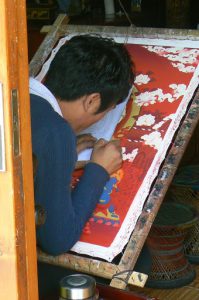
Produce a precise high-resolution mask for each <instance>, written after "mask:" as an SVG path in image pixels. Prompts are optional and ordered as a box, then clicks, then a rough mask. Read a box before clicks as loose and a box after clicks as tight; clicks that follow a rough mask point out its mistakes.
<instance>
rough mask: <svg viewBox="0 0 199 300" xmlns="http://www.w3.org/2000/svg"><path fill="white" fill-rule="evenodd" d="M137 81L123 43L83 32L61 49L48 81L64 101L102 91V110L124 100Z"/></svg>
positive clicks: (50, 88)
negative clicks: (83, 33)
mask: <svg viewBox="0 0 199 300" xmlns="http://www.w3.org/2000/svg"><path fill="white" fill-rule="evenodd" d="M133 82H134V72H133V62H132V61H131V58H130V55H129V53H128V51H127V50H126V48H125V47H124V45H123V44H119V43H116V42H115V41H114V40H113V39H109V38H102V37H100V36H91V35H79V36H74V37H72V38H71V39H70V40H69V41H67V42H66V43H65V44H64V45H63V46H62V47H61V48H60V50H59V51H58V53H57V54H56V56H55V58H54V60H53V61H52V63H51V65H50V68H49V71H48V73H47V75H46V78H45V82H44V84H45V85H46V87H47V88H48V89H49V90H50V91H51V92H52V93H53V94H54V96H55V97H57V98H59V99H60V100H61V101H74V100H76V99H78V98H80V97H82V96H85V95H89V94H92V93H99V94H100V97H101V105H100V108H99V110H98V112H102V111H105V110H106V109H107V108H109V107H110V106H111V105H113V104H118V103H120V102H122V101H123V100H124V99H125V98H126V97H127V95H128V92H129V89H130V88H131V86H132V84H133ZM98 112H97V113H98Z"/></svg>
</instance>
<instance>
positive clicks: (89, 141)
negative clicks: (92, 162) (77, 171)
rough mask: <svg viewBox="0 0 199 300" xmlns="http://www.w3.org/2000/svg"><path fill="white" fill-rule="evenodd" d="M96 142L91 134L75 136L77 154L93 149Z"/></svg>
mask: <svg viewBox="0 0 199 300" xmlns="http://www.w3.org/2000/svg"><path fill="white" fill-rule="evenodd" d="M95 142H96V138H94V137H93V136H92V135H91V134H81V135H78V136H77V153H78V154H79V153H80V152H81V151H83V150H85V149H88V148H93V146H94V144H95Z"/></svg>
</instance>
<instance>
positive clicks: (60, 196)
mask: <svg viewBox="0 0 199 300" xmlns="http://www.w3.org/2000/svg"><path fill="white" fill-rule="evenodd" d="M60 129H61V128H59V131H56V130H55V131H54V132H51V134H50V135H48V136H47V137H46V139H45V141H44V142H43V151H42V152H41V153H40V155H39V157H38V156H37V159H38V170H37V174H36V181H35V199H36V202H37V203H40V204H41V205H42V206H43V207H44V209H45V210H46V214H47V219H46V222H45V224H44V225H43V226H41V227H40V228H39V229H38V230H37V240H38V244H39V246H40V247H41V248H42V249H43V250H44V251H46V252H48V253H50V254H53V255H58V254H60V253H63V252H66V251H68V250H69V249H71V247H72V246H73V245H74V244H75V243H76V242H77V241H78V239H79V237H80V235H81V232H82V229H83V227H84V225H85V223H86V221H87V220H88V218H89V217H90V215H91V213H92V211H93V210H94V208H95V206H96V204H97V201H98V199H99V197H100V195H101V193H102V190H103V187H104V185H105V183H106V181H107V180H108V179H109V175H108V173H107V172H106V170H105V169H104V168H103V167H101V166H99V165H98V164H96V163H89V164H88V165H87V166H86V167H85V171H84V174H83V176H82V178H81V180H80V182H79V184H78V185H77V186H76V188H75V189H74V191H73V192H71V187H70V185H71V176H72V172H73V169H74V166H75V162H76V142H75V138H74V137H73V136H72V134H71V132H70V130H69V132H66V129H65V128H63V129H62V130H60Z"/></svg>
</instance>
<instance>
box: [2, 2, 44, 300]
mask: <svg viewBox="0 0 199 300" xmlns="http://www.w3.org/2000/svg"><path fill="white" fill-rule="evenodd" d="M0 16H1V30H0V41H1V44H0V66H1V67H0V82H1V84H2V99H3V112H4V114H3V119H4V126H3V127H4V133H5V135H4V136H5V171H3V172H0V211H1V217H0V278H1V280H0V299H12V300H15V299H16V300H37V299H38V291H37V259H36V239H35V222H34V197H33V178H32V177H33V176H32V160H31V157H32V149H31V136H30V109H29V91H28V54H27V53H28V52H27V30H26V28H27V26H26V5H25V0H19V1H14V2H13V1H12V0H2V1H1V2H0Z"/></svg>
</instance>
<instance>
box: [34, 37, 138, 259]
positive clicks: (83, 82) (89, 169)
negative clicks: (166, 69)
mask: <svg viewBox="0 0 199 300" xmlns="http://www.w3.org/2000/svg"><path fill="white" fill-rule="evenodd" d="M133 80H134V74H133V71H132V62H131V59H130V57H129V54H128V52H127V50H126V49H125V48H124V46H123V45H121V44H117V43H115V42H114V41H112V40H110V39H103V38H101V37H98V36H88V35H81V36H75V37H73V38H71V39H70V40H69V41H68V42H67V43H66V44H65V45H64V46H62V47H61V49H60V50H59V51H58V53H57V55H56V56H55V58H54V60H53V61H52V63H51V66H50V68H49V71H48V73H47V75H46V77H45V80H44V83H43V84H41V83H40V82H37V81H36V80H34V79H31V81H30V91H31V126H32V147H33V154H34V155H35V156H36V158H37V170H36V174H35V182H34V190H35V202H36V204H40V205H42V206H43V208H44V209H45V211H46V214H47V218H46V222H45V224H44V225H43V226H41V227H39V228H38V229H37V242H38V245H39V246H40V247H41V248H42V249H43V250H44V251H46V252H47V253H49V254H52V255H58V254H61V253H63V252H66V251H68V250H70V249H71V247H72V246H73V245H74V244H75V243H76V242H77V241H78V239H79V237H80V235H81V232H82V229H83V227H84V225H85V223H86V221H87V220H88V219H89V217H90V216H91V213H92V212H93V210H94V208H95V206H96V204H97V202H98V200H99V197H100V195H101V193H102V191H103V187H104V185H105V184H106V182H107V180H108V179H109V175H110V174H112V173H113V172H115V171H116V170H117V169H119V168H120V167H121V164H122V156H121V148H120V146H119V145H118V144H117V143H115V142H106V141H104V140H99V141H96V140H95V139H94V138H93V137H92V136H89V135H85V136H80V138H79V139H76V135H77V134H78V133H80V132H81V131H82V130H83V129H85V128H87V127H88V126H90V125H92V124H93V123H95V122H97V121H98V120H100V119H101V118H102V117H103V116H104V115H105V114H106V113H107V112H108V111H109V110H111V109H112V108H114V107H115V106H116V105H117V104H118V103H119V102H121V101H123V100H124V99H125V98H126V96H127V95H128V92H129V89H130V88H131V86H132V84H133ZM76 146H77V149H76ZM89 147H93V152H92V156H91V160H90V162H89V163H88V164H87V165H86V166H85V168H84V174H83V176H82V177H81V179H80V182H79V183H78V185H77V186H76V187H75V189H74V190H71V178H72V173H73V171H74V169H75V164H76V160H77V152H78V151H80V150H83V149H85V148H89Z"/></svg>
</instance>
